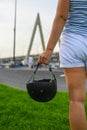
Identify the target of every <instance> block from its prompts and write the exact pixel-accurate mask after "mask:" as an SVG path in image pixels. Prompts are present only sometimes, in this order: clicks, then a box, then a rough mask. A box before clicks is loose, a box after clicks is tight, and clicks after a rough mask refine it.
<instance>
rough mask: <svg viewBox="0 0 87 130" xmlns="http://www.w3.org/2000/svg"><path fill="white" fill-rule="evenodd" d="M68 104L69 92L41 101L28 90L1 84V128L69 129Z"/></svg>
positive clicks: (14, 129)
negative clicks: (34, 97) (37, 100)
mask: <svg viewBox="0 0 87 130" xmlns="http://www.w3.org/2000/svg"><path fill="white" fill-rule="evenodd" d="M68 104H69V99H68V93H67V92H58V93H57V95H56V97H55V98H54V99H53V100H52V101H50V102H47V103H39V102H36V101H33V100H32V99H31V98H30V97H29V95H28V93H27V92H26V91H23V90H19V89H15V88H12V87H9V86H6V85H2V84H0V130H69V121H68ZM86 106H87V104H86Z"/></svg>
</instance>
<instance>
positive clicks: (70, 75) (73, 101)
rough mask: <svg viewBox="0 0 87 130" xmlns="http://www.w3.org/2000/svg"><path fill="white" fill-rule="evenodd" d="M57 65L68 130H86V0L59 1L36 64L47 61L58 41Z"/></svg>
mask: <svg viewBox="0 0 87 130" xmlns="http://www.w3.org/2000/svg"><path fill="white" fill-rule="evenodd" d="M61 32H62V40H61V44H60V52H59V54H60V67H61V68H64V73H65V78H66V84H67V87H68V92H69V99H70V105H69V122H70V128H71V130H87V122H86V114H85V108H84V104H85V99H86V90H85V79H86V66H87V0H58V5H57V10H56V15H55V18H54V21H53V26H52V30H51V34H50V37H49V40H48V43H47V47H46V49H45V51H44V52H43V53H42V54H40V56H39V58H38V63H40V64H42V63H44V64H48V62H49V59H50V57H51V54H52V52H53V49H54V47H55V45H56V43H57V41H58V40H59V37H60V34H61Z"/></svg>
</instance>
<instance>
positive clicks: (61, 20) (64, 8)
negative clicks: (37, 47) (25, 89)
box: [46, 0, 70, 51]
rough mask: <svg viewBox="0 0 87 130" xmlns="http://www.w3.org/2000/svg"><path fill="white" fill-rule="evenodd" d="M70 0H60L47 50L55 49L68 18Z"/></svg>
mask: <svg viewBox="0 0 87 130" xmlns="http://www.w3.org/2000/svg"><path fill="white" fill-rule="evenodd" d="M69 3H70V0H58V5H57V10H56V15H55V18H54V21H53V26H52V30H51V34H50V37H49V40H48V44H47V48H46V50H52V51H53V49H54V47H55V45H56V43H57V41H58V39H59V37H60V34H61V32H62V30H63V27H64V25H65V22H66V20H67V16H68V11H69Z"/></svg>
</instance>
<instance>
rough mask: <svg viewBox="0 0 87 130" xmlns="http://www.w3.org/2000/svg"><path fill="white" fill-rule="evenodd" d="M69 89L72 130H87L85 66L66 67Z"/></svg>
mask: <svg viewBox="0 0 87 130" xmlns="http://www.w3.org/2000/svg"><path fill="white" fill-rule="evenodd" d="M64 72H65V77H66V83H67V86H68V91H69V98H70V106H69V121H70V128H71V130H87V124H86V114H85V108H84V104H85V99H86V91H85V68H84V67H80V68H69V69H64Z"/></svg>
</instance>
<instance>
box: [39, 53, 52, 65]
mask: <svg viewBox="0 0 87 130" xmlns="http://www.w3.org/2000/svg"><path fill="white" fill-rule="evenodd" d="M49 59H50V55H49V54H48V53H47V52H43V53H42V54H40V55H39V57H38V63H40V64H48V62H49Z"/></svg>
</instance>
